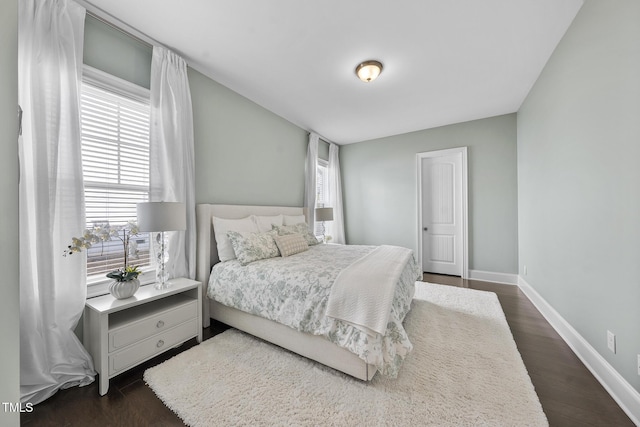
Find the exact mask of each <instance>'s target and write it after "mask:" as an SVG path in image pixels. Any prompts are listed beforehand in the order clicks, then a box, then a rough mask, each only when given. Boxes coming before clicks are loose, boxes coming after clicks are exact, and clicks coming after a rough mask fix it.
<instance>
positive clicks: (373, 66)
mask: <svg viewBox="0 0 640 427" xmlns="http://www.w3.org/2000/svg"><path fill="white" fill-rule="evenodd" d="M381 72H382V64H381V63H380V62H379V61H373V60H371V61H364V62H363V63H361V64H360V65H358V66H357V67H356V75H357V76H358V78H359V79H360V80H362V81H363V82H365V83H369V82H372V81H374V80H375V79H376V78H377V77H378V76H379V75H380V73H381Z"/></svg>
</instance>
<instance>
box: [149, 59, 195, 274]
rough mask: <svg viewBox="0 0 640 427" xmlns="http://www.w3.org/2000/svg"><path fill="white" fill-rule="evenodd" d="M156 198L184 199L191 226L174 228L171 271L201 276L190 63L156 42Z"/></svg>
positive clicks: (153, 69) (153, 197)
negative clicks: (197, 272) (198, 253)
mask: <svg viewBox="0 0 640 427" xmlns="http://www.w3.org/2000/svg"><path fill="white" fill-rule="evenodd" d="M150 150H151V160H150V161H151V165H150V183H151V196H150V197H151V201H154V202H182V203H184V204H185V209H186V215H187V230H186V231H176V232H171V233H168V234H170V238H169V249H168V254H169V261H168V262H167V264H166V267H165V268H166V269H167V272H168V274H169V277H188V278H191V279H194V278H195V276H196V210H195V209H196V205H195V166H194V162H195V160H194V159H195V157H194V142H193V110H192V106H191V91H190V89H189V79H188V76H187V63H186V62H185V61H184V59H182V58H181V57H180V56H178V55H176V54H175V53H174V52H171V51H170V50H168V49H166V48H163V47H158V46H154V48H153V57H152V62H151V145H150Z"/></svg>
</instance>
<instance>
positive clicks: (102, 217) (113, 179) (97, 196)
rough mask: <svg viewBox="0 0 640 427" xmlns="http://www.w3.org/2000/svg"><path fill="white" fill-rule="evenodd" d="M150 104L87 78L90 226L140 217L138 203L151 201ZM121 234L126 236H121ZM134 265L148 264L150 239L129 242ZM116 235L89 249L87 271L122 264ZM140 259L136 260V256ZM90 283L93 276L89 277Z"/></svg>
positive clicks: (85, 162) (84, 120)
mask: <svg viewBox="0 0 640 427" xmlns="http://www.w3.org/2000/svg"><path fill="white" fill-rule="evenodd" d="M149 114H150V113H149V102H148V100H140V99H135V97H127V96H124V95H122V94H120V93H116V92H115V91H113V92H112V91H108V90H105V89H103V88H101V87H98V86H94V85H92V84H90V83H87V82H86V81H85V82H83V85H82V94H81V126H82V168H83V177H84V189H85V205H86V219H87V228H91V227H93V226H95V225H103V224H110V225H111V226H118V225H124V224H126V222H127V221H130V220H134V221H135V219H136V204H137V203H139V202H146V201H148V199H149ZM121 237H122V235H121ZM130 246H131V248H130V249H131V250H130V255H132V252H135V251H136V250H137V255H135V254H134V257H133V259H131V262H130V263H129V264H130V265H137V266H144V265H148V264H149V238H148V235H146V234H145V235H140V236H136V237H134V238H132V243H131V244H130ZM123 256H124V246H123V244H122V242H121V241H120V240H118V239H114V240H112V241H109V242H105V243H104V244H97V245H94V246H93V247H92V248H90V249H89V250H88V251H87V274H88V276H89V279H91V276H99V278H103V274H104V273H106V272H109V271H112V270H115V269H118V268H120V267H122V266H123V265H124V257H123ZM136 257H137V258H136ZM89 281H91V280H89Z"/></svg>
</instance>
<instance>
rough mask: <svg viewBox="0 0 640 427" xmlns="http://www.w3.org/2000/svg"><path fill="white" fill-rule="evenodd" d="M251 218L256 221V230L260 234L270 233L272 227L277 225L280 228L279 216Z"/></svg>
mask: <svg viewBox="0 0 640 427" xmlns="http://www.w3.org/2000/svg"><path fill="white" fill-rule="evenodd" d="M253 218H254V219H255V220H256V225H257V226H258V230H260V232H261V233H265V232H267V231H271V229H272V228H273V227H272V226H274V225H277V226H281V225H282V221H283V219H284V218H283V217H282V214H280V215H254V216H253Z"/></svg>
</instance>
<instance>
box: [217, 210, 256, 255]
mask: <svg viewBox="0 0 640 427" xmlns="http://www.w3.org/2000/svg"><path fill="white" fill-rule="evenodd" d="M228 231H249V232H251V233H257V232H258V226H257V225H256V222H255V221H254V219H253V218H252V217H250V216H248V217H246V218H242V219H226V218H218V217H215V216H214V217H213V232H214V234H215V236H216V243H217V245H218V258H220V261H229V260H231V259H236V254H235V252H234V251H233V246H232V245H231V241H230V240H229V236H227V232H228Z"/></svg>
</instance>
